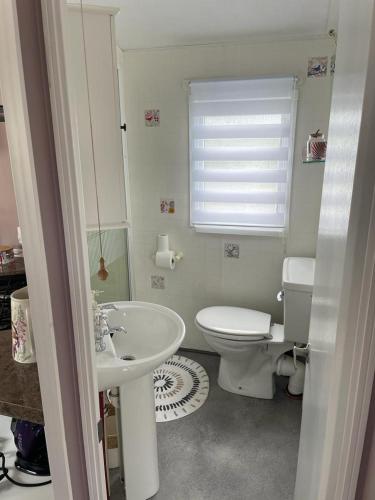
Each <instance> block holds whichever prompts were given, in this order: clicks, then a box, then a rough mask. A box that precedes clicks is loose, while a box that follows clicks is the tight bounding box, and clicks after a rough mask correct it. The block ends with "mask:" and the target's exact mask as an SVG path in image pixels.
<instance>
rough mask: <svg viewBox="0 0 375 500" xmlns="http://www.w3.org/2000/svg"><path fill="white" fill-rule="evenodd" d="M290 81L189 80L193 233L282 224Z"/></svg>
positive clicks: (291, 111)
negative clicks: (194, 230)
mask: <svg viewBox="0 0 375 500" xmlns="http://www.w3.org/2000/svg"><path fill="white" fill-rule="evenodd" d="M295 80H296V79H295V78H294V77H278V78H257V79H251V80H215V81H192V82H190V101H189V113H190V219H191V225H192V226H194V227H195V228H196V229H197V230H199V231H207V232H209V231H215V229H217V230H218V232H233V231H234V230H235V229H237V230H238V232H240V231H241V230H242V231H244V230H245V231H246V230H248V231H249V232H251V231H252V230H254V231H255V230H256V229H258V230H259V229H263V230H268V231H271V230H272V229H274V230H278V231H281V230H282V229H283V228H284V227H285V225H286V222H287V211H288V210H287V207H288V203H287V200H288V181H289V177H290V175H289V173H290V170H291V166H292V161H293V140H294V124H295V115H296V102H297V91H296V89H295Z"/></svg>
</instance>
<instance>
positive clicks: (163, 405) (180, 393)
mask: <svg viewBox="0 0 375 500" xmlns="http://www.w3.org/2000/svg"><path fill="white" fill-rule="evenodd" d="M154 389H155V412H156V421H157V422H168V421H169V420H176V419H177V418H182V417H186V415H189V414H190V413H193V412H194V411H196V410H198V408H200V407H201V406H202V405H203V403H204V402H205V401H206V399H207V396H208V391H209V389H210V381H209V378H208V375H207V372H206V370H205V369H204V368H203V366H201V365H200V364H199V363H197V362H196V361H193V360H192V359H189V358H185V357H184V356H178V355H175V356H172V357H171V358H170V359H168V361H166V362H165V363H164V364H163V365H161V366H160V367H159V368H157V369H156V370H155V371H154Z"/></svg>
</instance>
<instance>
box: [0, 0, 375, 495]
mask: <svg viewBox="0 0 375 500" xmlns="http://www.w3.org/2000/svg"><path fill="white" fill-rule="evenodd" d="M41 3H42V7H43V21H44V34H45V40H46V47H47V64H48V71H49V78H50V90H51V102H52V114H53V122H54V134H55V142H56V155H57V160H58V169H59V183H60V192H61V195H62V196H61V197H62V204H63V207H62V208H63V217H64V227H65V239H66V246H67V249H68V252H67V254H68V266H69V280H70V290H71V297H72V309H73V315H74V321H75V332H74V333H75V347H76V351H77V356H78V359H77V377H78V380H79V387H80V393H81V413H82V426H83V428H84V430H85V433H86V440H85V453H86V466H87V470H88V473H89V479H90V488H91V491H90V497H91V498H93V499H100V498H104V496H103V495H104V486H103V466H102V459H101V456H100V450H99V446H98V443H97V434H96V422H97V398H96V385H95V384H96V376H95V370H94V367H93V365H94V363H93V336H92V325H91V321H90V316H89V312H88V310H89V307H88V306H89V296H88V290H89V283H88V274H89V273H88V269H87V248H86V239H85V231H84V223H83V217H82V214H83V195H82V188H81V179H80V177H79V173H78V172H77V170H76V168H75V161H77V157H75V155H74V151H75V150H74V141H75V137H73V134H72V130H74V126H72V122H71V116H70V111H69V99H68V90H69V82H68V80H67V74H66V63H65V61H66V57H65V56H66V54H65V49H64V47H65V46H66V45H65V44H64V39H65V37H66V30H65V28H64V23H65V18H64V10H65V8H66V6H65V2H64V0H41ZM12 4H13V5H12ZM343 8H345V3H344V6H343ZM1 9H2V10H1V13H2V14H4V13H6V14H7V15H6V17H5V18H4V16H3V15H2V16H1V17H2V21H3V22H2V32H1V45H2V47H1V49H0V54H1V60H7V72H8V75H7V76H6V78H3V79H2V86H3V87H4V88H3V89H2V91H3V94H4V99H5V100H7V101H8V102H12V109H13V111H14V114H15V117H16V116H17V118H18V119H17V124H16V123H15V121H14V122H13V123H12V120H13V118H12V120H11V119H10V120H9V124H8V127H9V139H10V141H9V142H10V148H11V149H14V150H15V149H17V151H18V154H19V159H18V161H17V162H16V163H17V165H18V166H17V165H16V166H15V168H16V170H17V169H19V171H18V173H17V172H16V175H15V184H16V191H18V194H19V195H18V196H17V199H18V200H19V199H20V198H21V197H22V196H23V197H24V198H23V200H22V202H21V205H19V207H18V208H19V210H20V220H21V224H22V225H24V226H25V229H26V228H27V227H29V228H33V229H32V230H31V229H30V230H27V229H26V231H25V235H24V236H25V250H26V252H27V253H29V258H31V256H32V258H33V267H34V269H35V270H37V272H33V273H31V274H30V276H29V279H30V282H31V284H32V287H33V288H34V287H35V288H36V286H37V284H38V285H39V286H38V289H40V290H41V293H42V300H43V304H44V305H45V307H44V308H42V309H41V311H39V314H38V316H37V317H36V318H35V321H36V322H37V323H38V324H39V323H42V322H45V321H47V322H50V321H51V313H50V301H49V297H50V296H49V288H48V287H47V288H44V287H45V286H46V284H48V277H47V276H45V273H44V271H43V269H44V265H45V255H40V253H37V252H36V251H35V250H34V251H33V243H37V240H38V239H39V238H41V237H42V231H41V229H40V217H38V215H40V214H38V206H36V202H35V198H34V197H35V196H37V192H36V190H35V181H34V179H33V178H32V175H30V176H29V177H28V176H26V178H25V172H24V171H22V178H21V164H22V163H23V164H24V165H32V162H33V157H32V151H31V149H30V143H29V142H30V141H29V137H30V131H29V130H28V129H27V124H28V120H27V109H26V105H25V102H24V101H25V98H24V89H23V88H22V86H23V85H24V81H23V73H22V66H21V64H20V54H19V42H18V41H17V29H18V25H17V18H16V15H15V9H14V2H13V0H1ZM4 19H7V21H5V22H4ZM342 37H345V33H340V37H339V42H338V43H339V44H340V39H342ZM14 120H15V118H14ZM371 224H374V221H373V219H372V220H371V222H370V223H369V225H368V226H367V227H368V229H369V228H370V226H371ZM366 237H367V234H366ZM369 243H370V239H369ZM35 248H38V245H35ZM371 251H372V250H371ZM371 251H370V253H369V254H368V261H366V266H369V267H368V269H369V272H371V273H372V280H374V274H373V270H374V262H373V254H371ZM373 283H374V282H373V281H372V284H373ZM368 284H369V277H366V276H365V275H362V276H361V282H360V287H361V289H362V295H361V297H362V301H361V304H363V306H364V309H363V316H362V318H361V324H359V323H358V324H357V329H356V332H357V336H358V346H357V347H358V348H356V349H354V350H353V351H350V352H349V351H348V350H347V351H346V352H345V357H346V358H345V359H346V363H347V366H349V367H351V374H352V377H351V385H350V390H349V391H348V390H347V387H342V384H341V386H340V384H339V383H338V384H337V386H336V388H337V391H338V396H339V398H338V399H340V401H341V402H342V401H345V403H346V404H345V406H346V408H348V409H349V408H350V412H349V413H346V414H345V422H344V430H345V432H342V428H340V435H335V427H334V426H333V428H332V433H333V435H332V436H331V440H330V441H331V443H330V444H331V451H332V453H336V454H338V455H339V456H341V462H340V464H339V467H331V463H329V468H328V470H327V476H328V474H329V475H330V483H331V484H333V483H334V484H336V485H340V484H341V485H344V486H345V489H344V488H341V490H339V489H335V493H334V497H331V498H334V500H343V499H344V498H345V499H348V500H349V499H350V500H351V499H353V498H354V495H355V486H356V483H357V476H358V469H359V464H360V459H361V452H362V446H363V439H364V430H365V422H366V418H367V412H368V406H369V401H370V395H371V383H372V379H373V373H374V366H375V349H374V341H373V340H374V318H373V316H372V314H371V311H370V310H369V308H368V305H369V304H371V303H373V302H372V301H373V299H374V287H373V286H370V287H368ZM43 290H44V291H43ZM366 290H367V291H368V292H366ZM366 293H368V294H367V295H366ZM366 319H367V323H366ZM50 340H51V341H50V342H46V339H43V342H42V339H40V338H39V339H38V338H36V341H37V347H38V351H39V356H38V357H39V361H40V366H39V371H40V382H41V388H42V393H43V401H44V403H45V404H46V403H47V404H46V406H45V418H46V423H47V424H48V422H52V421H53V422H54V436H50V437H48V444H49V451H50V458H51V462H52V463H53V464H54V466H56V465H57V464H58V463H59V464H60V465H61V468H60V474H59V477H60V479H61V487H62V488H63V489H64V488H65V489H64V493H66V494H65V497H64V495H61V496H59V498H63V497H64V499H69V498H71V496H70V492H69V487H68V485H69V481H68V478H69V473H68V465H67V459H68V457H67V456H66V455H65V454H64V450H65V449H66V447H65V439H64V432H63V428H64V427H63V422H62V405H63V404H64V402H63V401H62V400H61V399H59V398H58V395H56V393H55V391H52V390H51V383H50V381H51V380H54V382H56V384H57V385H58V383H59V380H58V374H57V373H56V349H55V344H54V342H53V340H54V339H53V336H51V339H50ZM357 366H360V367H361V370H360V373H358V372H357V371H356V370H355V367H357ZM337 376H338V373H337ZM338 399H337V400H335V401H333V402H332V407H331V408H330V411H332V414H333V415H335V414H336V412H335V410H336V407H337V401H338ZM357 424H358V427H357V426H356V425H357ZM63 479H66V481H65V484H64V481H63ZM61 491H63V490H61ZM320 491H321V494H322V496H321V497H320V498H319V499H316V500H321V499H323V498H326V496H325V495H326V493H327V492H328V491H329V485H328V484H323V482H322V484H321V489H320ZM297 500H300V499H297Z"/></svg>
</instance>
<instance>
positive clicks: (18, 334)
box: [10, 286, 36, 363]
mask: <svg viewBox="0 0 375 500" xmlns="http://www.w3.org/2000/svg"><path fill="white" fill-rule="evenodd" d="M10 301H11V312H12V354H13V359H14V360H15V361H18V363H35V362H36V357H35V347H34V338H33V327H32V324H31V315H30V301H29V294H28V290H27V286H25V287H24V288H20V289H19V290H16V291H15V292H13V293H12V294H11V296H10Z"/></svg>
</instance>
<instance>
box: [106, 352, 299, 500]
mask: <svg viewBox="0 0 375 500" xmlns="http://www.w3.org/2000/svg"><path fill="white" fill-rule="evenodd" d="M181 354H183V355H184V356H186V357H190V358H192V359H194V360H195V361H198V363H200V364H201V365H203V366H204V368H205V369H206V371H207V373H208V375H209V377H210V393H209V396H208V399H207V401H206V403H205V404H204V405H203V406H202V407H201V408H200V409H199V410H197V411H196V412H195V413H193V414H191V415H188V416H187V417H184V418H181V419H179V420H174V421H171V422H163V423H159V424H157V432H158V448H159V472H160V490H159V492H158V493H157V495H155V496H154V497H153V500H292V498H293V490H294V482H295V474H296V467H297V455H298V442H299V432H300V421H301V409H302V405H301V401H298V400H297V401H296V400H292V399H289V398H288V397H287V396H286V394H285V387H286V384H287V379H286V378H283V377H278V378H277V392H276V395H275V398H274V399H273V400H261V399H254V398H248V397H244V396H238V395H236V394H231V393H229V392H226V391H223V390H222V389H221V388H220V387H219V386H218V384H217V374H218V368H219V357H218V356H215V355H209V354H201V353H191V352H186V351H181ZM123 491H124V488H123V485H122V484H121V482H120V479H119V472H118V470H116V469H115V470H112V472H111V500H123V499H124V498H125V496H124V493H123Z"/></svg>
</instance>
